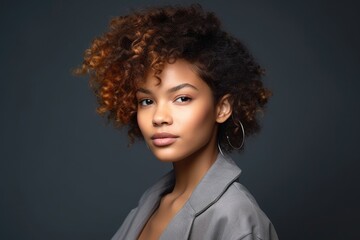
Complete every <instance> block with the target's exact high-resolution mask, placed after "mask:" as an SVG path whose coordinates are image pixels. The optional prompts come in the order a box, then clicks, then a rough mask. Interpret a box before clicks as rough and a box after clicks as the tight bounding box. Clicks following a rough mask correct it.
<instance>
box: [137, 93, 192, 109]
mask: <svg viewBox="0 0 360 240" xmlns="http://www.w3.org/2000/svg"><path fill="white" fill-rule="evenodd" d="M179 99H181V100H182V101H178V100H179ZM191 100H192V98H191V97H188V96H180V97H177V98H176V99H175V101H174V102H179V103H185V102H190V101H191ZM153 102H154V101H153V100H151V99H149V98H145V99H142V100H140V101H139V105H140V106H145V107H146V106H149V105H150V104H152V103H153Z"/></svg>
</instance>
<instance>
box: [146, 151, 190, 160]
mask: <svg viewBox="0 0 360 240" xmlns="http://www.w3.org/2000/svg"><path fill="white" fill-rule="evenodd" d="M152 153H153V154H154V156H155V157H156V158H157V159H158V160H159V161H161V162H172V163H173V162H178V161H181V160H182V159H185V158H186V157H187V156H189V155H190V154H185V153H180V152H179V151H176V150H175V149H171V148H168V149H167V148H156V149H152Z"/></svg>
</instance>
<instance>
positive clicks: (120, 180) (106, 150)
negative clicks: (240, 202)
mask: <svg viewBox="0 0 360 240" xmlns="http://www.w3.org/2000/svg"><path fill="white" fill-rule="evenodd" d="M175 2H178V3H179V2H180V1H150V0H148V1H120V0H117V1H115V0H114V1H85V0H82V1H70V0H68V1H61V0H56V1H54V0H53V1H13V2H11V1H1V3H0V19H1V22H0V24H1V37H0V50H1V58H0V61H1V63H0V67H1V94H0V114H1V119H0V121H1V124H0V128H1V129H0V130H1V135H0V141H1V145H0V146H1V149H0V150H1V152H0V153H1V154H0V158H1V161H0V187H1V197H0V239H109V238H110V237H111V236H112V235H113V233H114V232H115V231H116V230H117V228H118V227H119V226H120V224H121V223H122V221H123V219H124V218H125V216H126V214H127V213H128V212H129V210H130V209H131V208H133V207H135V206H136V204H137V201H138V199H139V197H140V196H141V194H142V193H143V192H144V190H145V189H146V188H147V187H149V186H150V185H152V184H153V183H154V182H155V181H156V180H157V179H158V178H159V177H160V176H161V175H162V174H164V173H165V172H167V171H168V170H169V169H170V167H171V165H166V164H163V163H160V162H159V161H157V160H156V159H155V158H154V157H153V156H152V155H151V154H150V153H149V152H148V150H147V149H146V147H144V144H143V143H137V144H135V145H134V146H133V147H131V148H127V137H126V134H125V130H124V131H118V130H114V129H113V128H112V126H111V125H107V124H106V121H105V119H102V118H100V117H99V116H97V115H96V113H95V107H96V103H95V99H94V96H93V95H92V93H91V91H90V89H89V87H88V83H87V80H86V79H85V78H76V77H74V76H72V75H71V73H70V72H71V69H73V68H74V67H76V66H77V65H78V64H79V63H80V62H81V61H82V54H83V51H84V50H85V49H86V48H87V47H88V46H89V44H90V41H91V40H92V39H93V37H95V36H97V35H99V34H101V33H102V32H104V31H105V29H106V28H107V24H108V21H109V19H110V18H111V16H116V15H120V14H125V13H128V12H129V11H130V10H131V9H133V8H138V7H145V6H150V5H154V4H155V5H162V4H164V3H165V4H170V3H175ZM181 2H182V3H190V1H181ZM199 2H200V3H202V4H203V6H204V8H205V9H207V10H212V11H215V12H216V13H217V15H218V16H219V17H220V19H222V22H223V25H224V27H225V28H226V29H227V30H228V31H230V32H231V33H233V34H234V35H236V36H237V37H239V38H240V39H242V40H243V41H244V42H245V43H246V45H247V46H248V47H249V48H250V49H251V51H252V52H253V54H254V55H255V56H256V58H257V59H258V61H259V62H260V63H261V64H262V65H263V66H264V67H265V68H266V69H267V76H266V77H265V79H264V81H265V84H266V85H267V86H268V87H269V88H271V89H272V90H273V92H274V96H273V98H272V99H271V101H270V104H269V105H268V109H267V111H266V113H265V117H264V118H263V121H262V125H263V130H262V132H261V133H260V134H259V135H258V136H256V137H252V138H250V139H249V140H248V141H247V145H246V150H245V152H244V153H242V154H239V155H234V158H235V159H236V161H237V162H238V164H239V166H240V167H241V168H242V170H243V173H242V175H241V182H242V183H243V184H244V185H245V186H247V188H249V190H250V191H251V192H252V193H253V195H254V196H255V198H256V199H257V201H258V202H259V204H260V206H261V207H262V208H263V210H264V211H265V212H266V213H267V215H268V216H269V218H270V219H271V220H272V222H273V224H274V225H275V227H276V229H277V232H278V235H279V237H280V239H360V233H359V230H358V226H359V223H360V221H359V206H358V203H359V202H360V201H359V200H360V199H359V197H358V196H357V195H358V192H359V185H358V182H359V177H358V176H359V173H358V169H359V160H360V158H359V154H358V150H359V146H358V144H359V140H358V136H359V133H360V131H359V122H360V121H359V120H360V116H359V100H358V94H359V87H360V84H359V80H360V79H359V77H358V71H359V62H360V57H359V42H360V34H359V20H360V17H359V13H358V11H359V7H358V6H357V4H355V1H353V2H352V1H348V0H347V1H311V0H302V1H266V0H263V1H250V0H248V1H199Z"/></svg>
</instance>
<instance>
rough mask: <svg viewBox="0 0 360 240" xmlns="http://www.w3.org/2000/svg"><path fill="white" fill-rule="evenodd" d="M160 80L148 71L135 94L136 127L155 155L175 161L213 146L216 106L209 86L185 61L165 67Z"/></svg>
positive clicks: (215, 129) (215, 127) (165, 159)
mask: <svg viewBox="0 0 360 240" xmlns="http://www.w3.org/2000/svg"><path fill="white" fill-rule="evenodd" d="M159 77H160V78H161V81H160V82H159V80H158V79H157V78H156V77H154V76H153V72H150V73H149V74H148V75H147V77H146V79H145V81H144V83H142V84H141V85H140V86H139V89H138V91H137V93H136V98H137V101H138V112H137V121H138V125H139V127H140V130H141V132H142V135H143V136H144V139H145V141H146V143H147V144H148V146H149V148H150V149H151V151H152V152H153V153H154V155H155V156H156V157H157V158H158V159H159V160H161V161H167V162H176V161H179V160H182V159H185V158H187V157H189V156H191V155H192V154H195V153H198V152H199V151H201V150H202V149H206V148H207V147H208V146H209V144H212V145H214V146H212V147H215V141H214V139H216V132H217V122H216V107H215V106H214V99H213V95H212V91H211V89H210V87H209V86H208V85H207V84H206V83H205V82H204V81H203V80H202V79H200V77H199V76H198V75H197V74H196V73H195V72H194V70H193V69H192V65H191V64H190V63H188V62H186V61H185V60H177V61H176V62H175V63H173V64H167V65H165V67H164V69H163V71H162V73H161V74H160V75H159ZM211 140H212V141H211Z"/></svg>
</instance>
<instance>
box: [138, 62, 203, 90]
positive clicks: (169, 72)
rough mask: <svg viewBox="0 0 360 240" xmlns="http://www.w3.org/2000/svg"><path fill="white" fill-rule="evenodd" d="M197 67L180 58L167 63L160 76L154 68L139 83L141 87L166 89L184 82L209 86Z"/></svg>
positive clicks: (197, 85)
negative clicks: (156, 74) (155, 72)
mask: <svg viewBox="0 0 360 240" xmlns="http://www.w3.org/2000/svg"><path fill="white" fill-rule="evenodd" d="M195 69H196V68H195V66H194V65H193V64H191V63H189V62H187V61H185V60H182V59H178V60H177V61H176V62H174V63H171V64H169V63H167V64H165V65H164V68H163V69H162V72H161V73H160V74H159V75H158V76H155V75H154V71H153V70H151V71H149V72H148V73H147V75H146V77H145V79H144V81H143V82H141V83H140V84H139V87H142V88H144V87H145V88H164V89H166V88H171V87H173V86H176V85H179V84H183V83H188V84H191V85H194V86H196V87H199V88H203V87H207V84H206V82H205V81H203V80H202V79H201V78H200V76H199V75H198V74H197V72H196V70H195Z"/></svg>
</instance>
